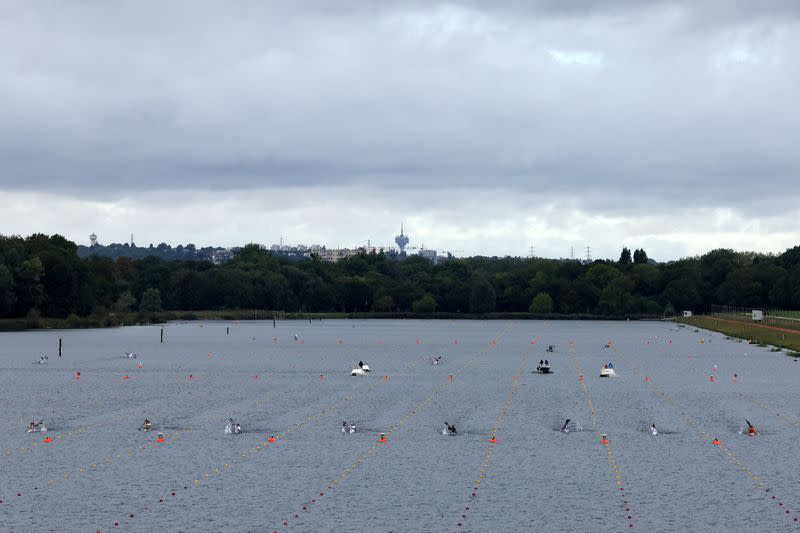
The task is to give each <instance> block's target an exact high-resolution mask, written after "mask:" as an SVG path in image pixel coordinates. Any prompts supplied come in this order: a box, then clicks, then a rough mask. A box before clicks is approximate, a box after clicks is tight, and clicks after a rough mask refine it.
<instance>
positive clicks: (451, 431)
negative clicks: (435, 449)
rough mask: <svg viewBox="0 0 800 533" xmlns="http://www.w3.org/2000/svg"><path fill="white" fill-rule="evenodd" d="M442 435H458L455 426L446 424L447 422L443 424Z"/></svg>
mask: <svg viewBox="0 0 800 533" xmlns="http://www.w3.org/2000/svg"><path fill="white" fill-rule="evenodd" d="M442 433H443V434H447V435H458V431H457V430H456V426H455V424H448V423H447V421H445V423H444V431H442Z"/></svg>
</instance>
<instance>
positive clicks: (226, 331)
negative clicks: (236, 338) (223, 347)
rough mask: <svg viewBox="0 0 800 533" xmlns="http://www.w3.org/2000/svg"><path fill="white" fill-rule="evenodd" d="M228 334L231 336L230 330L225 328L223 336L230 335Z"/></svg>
mask: <svg viewBox="0 0 800 533" xmlns="http://www.w3.org/2000/svg"><path fill="white" fill-rule="evenodd" d="M230 334H231V328H229V327H227V328H225V335H230Z"/></svg>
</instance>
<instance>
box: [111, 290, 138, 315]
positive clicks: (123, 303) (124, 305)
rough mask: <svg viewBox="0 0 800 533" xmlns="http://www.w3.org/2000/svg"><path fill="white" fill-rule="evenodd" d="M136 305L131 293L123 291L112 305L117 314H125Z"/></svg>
mask: <svg viewBox="0 0 800 533" xmlns="http://www.w3.org/2000/svg"><path fill="white" fill-rule="evenodd" d="M134 305H136V298H135V297H134V296H133V293H131V291H125V292H123V293H122V294H120V295H119V298H117V302H116V303H115V304H114V310H115V311H117V312H118V313H127V312H128V311H130V310H131V309H133V306H134Z"/></svg>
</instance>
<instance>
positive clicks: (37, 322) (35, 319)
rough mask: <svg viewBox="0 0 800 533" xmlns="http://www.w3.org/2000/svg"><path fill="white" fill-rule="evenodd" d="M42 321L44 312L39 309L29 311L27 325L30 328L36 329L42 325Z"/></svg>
mask: <svg viewBox="0 0 800 533" xmlns="http://www.w3.org/2000/svg"><path fill="white" fill-rule="evenodd" d="M41 323H42V314H41V313H40V312H39V310H38V309H31V310H30V311H28V314H27V315H25V327H26V328H28V329H36V328H38V327H39V326H41Z"/></svg>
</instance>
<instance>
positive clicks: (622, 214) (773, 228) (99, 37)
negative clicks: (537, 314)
mask: <svg viewBox="0 0 800 533" xmlns="http://www.w3.org/2000/svg"><path fill="white" fill-rule="evenodd" d="M567 6H568V7H567ZM798 55H800V2H797V1H795V0H785V1H773V2H769V1H761V2H754V1H752V0H740V1H736V0H719V1H709V0H704V1H696V0H693V1H686V2H680V1H672V2H670V1H658V0H640V1H634V0H616V1H612V0H597V1H593V0H577V1H566V0H541V1H533V0H518V1H510V2H501V1H480V0H473V1H468V2H449V3H441V4H439V3H436V2H433V1H430V0H427V1H421V0H420V1H408V2H402V1H383V2H375V1H373V0H345V1H337V2H330V1H327V0H318V1H315V2H302V1H295V0H293V1H286V2H264V1H253V2H247V1H240V2H223V1H218V2H205V1H198V0H192V1H186V2H177V1H172V2H152V3H149V2H141V1H130V2H122V1H117V2H115V1H109V2H96V1H88V0H87V1H73V2H60V1H55V0H54V1H52V2H46V1H42V2H27V1H18V2H15V1H8V2H2V3H0V233H3V234H22V235H27V234H30V233H34V232H42V233H61V234H63V235H65V236H66V237H68V238H70V239H73V240H75V241H76V242H79V243H88V235H89V234H90V233H92V232H95V233H97V235H98V236H99V241H100V242H101V243H109V242H112V241H116V242H120V241H125V240H127V239H128V238H129V236H130V234H131V233H133V234H134V235H135V240H136V242H137V244H138V245H147V244H149V243H151V242H152V243H155V244H158V243H159V242H161V241H166V242H168V243H172V244H178V243H189V242H191V243H195V244H197V245H198V246H200V245H221V246H233V245H240V244H243V243H247V242H251V241H252V242H259V243H263V244H266V245H270V244H272V243H274V242H278V240H279V239H280V238H281V237H283V240H284V242H286V243H305V244H312V243H320V244H326V245H328V246H329V247H330V246H348V247H349V246H355V245H362V244H366V243H367V241H368V240H370V241H371V243H372V244H373V245H375V244H377V245H381V244H385V245H389V244H393V240H394V236H395V235H396V234H397V233H398V231H399V225H400V222H401V221H402V222H404V223H405V228H406V233H407V234H408V235H409V237H410V239H411V243H410V245H411V246H422V245H424V246H425V247H426V248H435V249H438V250H451V251H454V252H456V255H475V254H483V255H507V254H508V255H520V256H524V255H528V254H529V249H530V247H531V246H534V247H535V252H536V255H540V256H546V257H567V256H569V254H570V248H571V247H574V250H575V255H576V256H583V255H585V247H586V246H587V245H590V246H591V247H592V255H593V256H594V257H618V255H619V250H620V247H621V246H622V245H623V244H624V245H627V246H629V247H631V248H638V247H644V248H645V249H646V250H647V252H648V254H649V255H650V256H651V257H653V258H656V259H660V260H664V259H673V258H677V257H683V256H687V255H693V254H697V253H703V252H705V251H707V250H710V249H713V248H717V247H732V248H736V249H740V250H758V251H765V252H766V251H773V252H781V251H783V250H784V249H785V248H787V247H791V246H795V245H797V244H800V172H798V171H799V170H800V111H799V109H800V104H799V102H800V58H798Z"/></svg>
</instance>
